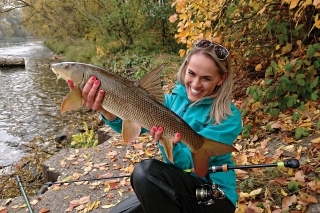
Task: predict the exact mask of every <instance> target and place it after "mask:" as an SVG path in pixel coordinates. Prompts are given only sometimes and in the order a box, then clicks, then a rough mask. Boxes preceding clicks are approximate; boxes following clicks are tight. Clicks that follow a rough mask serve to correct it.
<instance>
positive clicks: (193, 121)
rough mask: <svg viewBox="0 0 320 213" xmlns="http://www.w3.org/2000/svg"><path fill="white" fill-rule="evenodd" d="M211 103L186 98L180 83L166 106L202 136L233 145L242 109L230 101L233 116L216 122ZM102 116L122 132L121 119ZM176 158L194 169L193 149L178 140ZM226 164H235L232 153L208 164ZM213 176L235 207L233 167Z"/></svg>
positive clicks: (175, 151) (240, 128)
mask: <svg viewBox="0 0 320 213" xmlns="http://www.w3.org/2000/svg"><path fill="white" fill-rule="evenodd" d="M212 102H213V99H212V98H204V99H202V100H200V101H199V102H198V103H197V104H195V105H192V102H190V101H189V99H188V97H187V93H186V88H185V86H184V85H181V84H179V83H177V84H176V86H175V88H174V89H173V91H172V93H170V94H167V95H165V102H164V105H165V106H166V107H168V108H169V109H171V110H172V111H173V112H175V113H176V114H177V115H179V116H180V117H181V118H182V119H184V120H185V121H186V122H187V123H188V124H189V125H190V126H191V128H192V129H194V130H195V131H196V132H197V133H198V134H200V135H202V136H203V137H206V138H209V139H212V140H214V141H217V142H221V143H225V144H228V145H232V144H233V142H234V141H235V140H236V138H237V137H238V135H239V134H240V132H241V131H242V122H241V115H240V112H239V110H238V109H237V108H236V107H235V106H234V104H233V103H230V105H231V112H232V115H228V116H227V119H225V120H223V121H222V122H221V123H220V124H213V123H214V121H212V120H211V121H209V122H208V120H209V113H210V109H211V105H212ZM102 119H103V121H104V122H105V123H106V124H107V125H109V126H110V127H111V128H113V129H114V130H115V131H117V132H121V128H122V120H121V119H120V118H117V119H115V120H114V121H108V120H107V119H105V118H104V117H103V116H102ZM142 132H145V130H142ZM158 146H159V149H160V151H161V153H162V155H163V158H164V161H165V162H166V163H169V164H172V163H171V162H170V161H169V160H168V158H167V156H166V154H165V152H164V149H163V147H162V145H161V144H160V143H158ZM173 159H174V165H175V166H177V167H179V168H181V169H183V170H185V169H190V168H193V160H192V156H191V152H190V149H189V148H188V147H187V146H186V145H185V144H184V143H178V144H177V145H175V146H174V148H173ZM224 164H227V165H229V166H233V165H234V162H233V160H232V158H231V153H228V154H226V155H222V156H217V157H211V159H210V162H209V166H221V165H224ZM194 175H196V174H194ZM210 178H211V179H212V181H213V182H214V183H215V184H218V186H219V187H220V189H221V190H223V191H224V193H225V195H226V197H227V198H228V199H229V200H230V201H231V202H232V203H233V204H234V206H236V203H237V199H238V195H237V192H236V174H235V172H234V171H233V170H230V171H228V172H217V173H210Z"/></svg>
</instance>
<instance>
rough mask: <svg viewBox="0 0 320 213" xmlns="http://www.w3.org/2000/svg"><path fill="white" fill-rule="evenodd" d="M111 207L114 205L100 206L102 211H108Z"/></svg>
mask: <svg viewBox="0 0 320 213" xmlns="http://www.w3.org/2000/svg"><path fill="white" fill-rule="evenodd" d="M113 206H115V205H114V204H110V205H103V206H101V208H103V209H109V208H111V207H113Z"/></svg>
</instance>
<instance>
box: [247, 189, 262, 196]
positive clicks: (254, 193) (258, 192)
mask: <svg viewBox="0 0 320 213" xmlns="http://www.w3.org/2000/svg"><path fill="white" fill-rule="evenodd" d="M261 191H262V188H259V189H256V190H253V191H252V192H250V194H249V195H250V196H254V195H257V194H260V192H261Z"/></svg>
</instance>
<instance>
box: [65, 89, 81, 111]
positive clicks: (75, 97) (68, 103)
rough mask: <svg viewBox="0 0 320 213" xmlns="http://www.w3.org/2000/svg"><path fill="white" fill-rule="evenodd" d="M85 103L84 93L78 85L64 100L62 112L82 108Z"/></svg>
mask: <svg viewBox="0 0 320 213" xmlns="http://www.w3.org/2000/svg"><path fill="white" fill-rule="evenodd" d="M82 105H83V100H82V93H81V90H80V88H79V87H76V88H75V89H73V90H72V91H70V92H69V93H68V95H67V96H66V97H64V99H63V102H62V104H61V107H60V111H61V114H63V113H65V112H68V111H71V110H77V109H80V108H81V107H82Z"/></svg>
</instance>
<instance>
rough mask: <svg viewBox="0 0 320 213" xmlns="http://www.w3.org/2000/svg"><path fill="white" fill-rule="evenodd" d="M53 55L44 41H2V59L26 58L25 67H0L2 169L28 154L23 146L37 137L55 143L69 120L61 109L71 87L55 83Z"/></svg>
mask: <svg viewBox="0 0 320 213" xmlns="http://www.w3.org/2000/svg"><path fill="white" fill-rule="evenodd" d="M52 55H53V53H52V52H51V50H50V49H49V48H47V47H45V46H44V45H43V42H42V41H41V40H36V39H9V40H0V57H3V56H14V57H24V58H25V64H26V66H25V68H24V67H18V68H1V67H0V168H1V167H5V166H8V165H11V164H12V163H14V162H16V161H18V160H19V159H20V158H21V157H22V156H23V155H25V151H24V149H25V148H24V146H23V144H27V143H29V142H30V141H32V140H34V139H35V138H42V139H41V141H42V143H43V144H44V145H45V144H48V143H52V142H53V140H54V139H53V138H54V136H56V135H57V134H59V132H61V129H62V128H63V126H64V125H65V124H66V123H67V122H68V121H69V117H68V116H61V115H60V110H59V104H60V103H61V100H62V98H63V97H64V96H65V95H66V94H67V92H68V87H67V84H66V83H65V82H63V81H59V82H58V83H56V76H55V75H54V73H53V72H52V71H51V70H50V68H49V64H50V63H52V61H51V60H50V57H51V56H52Z"/></svg>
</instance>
